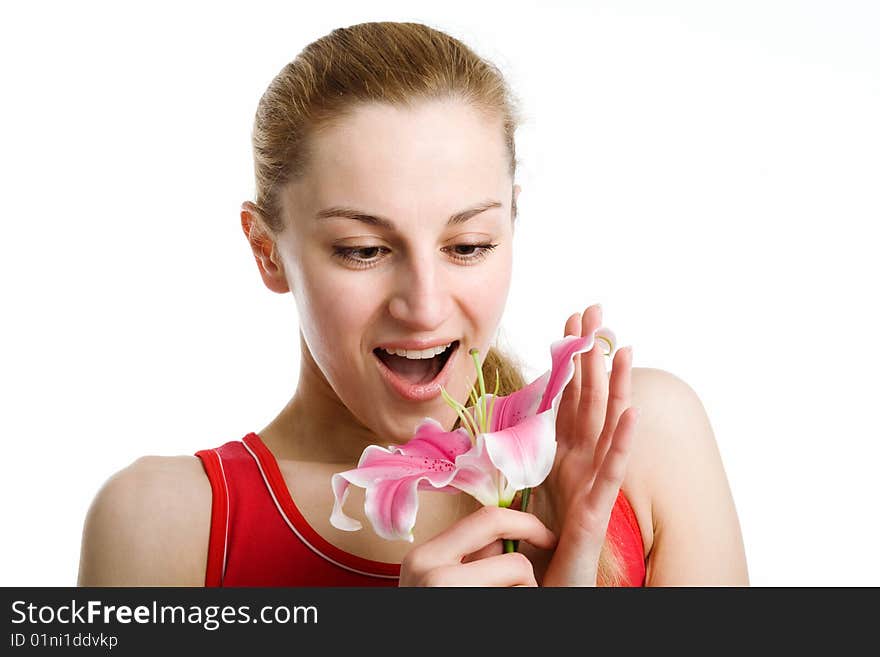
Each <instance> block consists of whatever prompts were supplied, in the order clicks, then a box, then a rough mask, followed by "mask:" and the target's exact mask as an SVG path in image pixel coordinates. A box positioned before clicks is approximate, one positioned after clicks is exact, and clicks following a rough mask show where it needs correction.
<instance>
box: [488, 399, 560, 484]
mask: <svg viewBox="0 0 880 657" xmlns="http://www.w3.org/2000/svg"><path fill="white" fill-rule="evenodd" d="M482 438H483V439H484V440H485V443H486V451H487V453H488V455H489V458H490V459H491V461H492V463H493V464H494V466H495V467H496V468H498V470H500V471H501V472H502V473H503V474H504V477H505V478H506V479H507V481H508V483H509V484H510V486H511V487H512V488H513V489H514V491H517V490H522V489H523V488H533V487H535V486H537V485H539V484H540V483H541V482H542V481H544V479H546V478H547V475H548V474H550V470H551V468H552V467H553V459H554V457H555V456H556V413H555V412H554V411H553V410H547V411H544V412H543V413H539V414H538V415H532V416H531V417H527V418H526V419H524V420H522V421H521V422H519V424H516V425H515V426H512V427H508V428H507V429H504V430H502V431H497V432H494V433H487V434H483V435H482Z"/></svg>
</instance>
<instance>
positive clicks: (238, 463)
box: [195, 440, 275, 586]
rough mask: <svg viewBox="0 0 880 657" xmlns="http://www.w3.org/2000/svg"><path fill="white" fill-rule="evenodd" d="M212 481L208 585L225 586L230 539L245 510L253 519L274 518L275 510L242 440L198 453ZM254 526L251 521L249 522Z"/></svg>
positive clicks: (206, 582)
mask: <svg viewBox="0 0 880 657" xmlns="http://www.w3.org/2000/svg"><path fill="white" fill-rule="evenodd" d="M195 455H196V456H197V457H199V459H201V461H202V465H203V466H204V468H205V474H207V476H208V479H209V481H210V482H211V491H212V499H211V529H210V535H209V539H208V564H207V568H206V570H205V586H222V585H223V580H224V579H225V577H226V567H227V564H228V563H229V552H230V547H231V546H230V538H231V535H232V534H233V533H234V532H235V528H236V526H237V525H239V524H240V522H241V520H242V518H243V516H244V515H245V513H244V511H245V510H246V512H247V518H248V519H249V520H250V521H252V519H254V517H256V518H265V517H267V516H269V517H271V516H272V515H274V512H275V509H274V504H273V503H272V500H271V499H270V496H269V494H268V492H267V491H266V486H265V484H264V482H263V477H262V475H261V474H260V470H259V468H258V467H257V466H256V464H255V463H254V459H253V457H252V456H251V454H250V453H249V452H248V451H247V449H246V447H245V445H244V442H243V441H242V440H231V441H229V442H227V443H225V444H223V445H221V446H220V447H215V448H213V449H203V450H199V451H198V452H196V453H195ZM248 524H251V522H248Z"/></svg>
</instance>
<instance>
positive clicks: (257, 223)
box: [241, 201, 290, 294]
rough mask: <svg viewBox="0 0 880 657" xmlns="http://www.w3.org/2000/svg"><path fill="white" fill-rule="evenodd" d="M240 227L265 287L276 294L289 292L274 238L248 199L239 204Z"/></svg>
mask: <svg viewBox="0 0 880 657" xmlns="http://www.w3.org/2000/svg"><path fill="white" fill-rule="evenodd" d="M241 229H242V230H243V231H244V234H245V237H247V240H248V243H249V244H250V246H251V251H253V253H254V259H256V261H257V267H258V268H259V270H260V276H261V277H262V279H263V283H264V284H265V285H266V287H268V288H269V289H270V290H272V291H273V292H277V293H278V294H284V293H286V292H289V291H290V286H288V284H287V279H286V278H285V277H284V267H283V266H282V264H281V260H280V258H278V256H277V254H276V252H275V240H274V239H273V237H272V235H271V233H270V232H269V229H268V228H266V226H265V224H264V223H263V220H262V218H261V216H260V211H259V209H258V208H257V206H256V205H254V204H253V203H251V202H250V201H245V202H244V203H242V204H241Z"/></svg>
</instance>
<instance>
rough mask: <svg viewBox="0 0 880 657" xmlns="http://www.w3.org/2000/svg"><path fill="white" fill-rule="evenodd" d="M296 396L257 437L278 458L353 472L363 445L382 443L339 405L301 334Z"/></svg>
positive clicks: (340, 403)
mask: <svg viewBox="0 0 880 657" xmlns="http://www.w3.org/2000/svg"><path fill="white" fill-rule="evenodd" d="M300 353H301V354H302V360H301V363H302V365H301V366H300V375H299V382H298V384H297V388H296V393H295V394H294V396H293V398H292V399H291V400H290V401H289V402H288V403H287V405H286V406H285V407H284V409H283V410H282V411H281V412H280V413H279V414H278V416H277V417H276V418H275V419H274V420H272V422H270V423H269V425H268V426H266V428H264V429H263V430H262V431H260V438H261V439H262V440H263V442H264V443H265V444H266V446H267V447H268V448H269V449H270V450H271V451H272V453H273V454H274V455H275V457H276V458H278V459H285V460H297V461H309V462H313V463H334V464H344V465H345V467H354V466H355V465H356V464H357V462H358V460H359V459H360V456H361V453H362V452H363V451H364V449H365V448H366V447H367V446H368V445H376V444H382V445H384V444H385V443H387V442H388V441H387V440H385V441H384V442H383V441H381V440H380V439H379V438H378V437H377V436H376V434H375V433H373V432H372V431H371V430H370V429H369V428H368V427H367V426H365V425H364V424H363V423H361V422H360V421H359V420H358V419H357V418H356V417H355V416H354V415H353V414H352V413H351V411H350V410H349V409H348V407H346V406H345V404H343V403H342V401H341V400H340V399H339V397H338V396H337V395H336V392H335V391H334V390H333V388H332V387H330V384H329V383H328V382H327V379H326V377H325V376H324V374H323V372H321V370H320V368H318V366H317V364H316V363H315V361H314V359H313V358H312V355H311V352H310V351H309V349H308V346H307V345H306V343H305V339H304V338H303V336H302V333H300Z"/></svg>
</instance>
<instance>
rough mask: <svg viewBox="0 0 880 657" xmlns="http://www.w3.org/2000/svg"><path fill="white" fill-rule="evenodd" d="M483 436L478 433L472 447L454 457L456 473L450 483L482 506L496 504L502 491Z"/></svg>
mask: <svg viewBox="0 0 880 657" xmlns="http://www.w3.org/2000/svg"><path fill="white" fill-rule="evenodd" d="M483 436H484V434H478V435H477V442H476V444H475V445H474V446H473V448H472V449H471V450H470V451H469V452H467V453H466V454H462V455H461V456H459V457H458V458H457V459H455V467H456V473H455V478H454V479H453V480H452V481H451V482H450V485H451V486H454V487H455V488H457V489H459V490H461V491H464V492H465V493H467V494H468V495H470V496H471V497H473V498H475V499H476V500H477V501H478V502H479V503H480V504H482V505H483V506H498V503H499V501H500V499H501V495H502V493H503V491H501V490H499V488H500V484H499V481H498V479H499V478H498V472H497V470H496V468H495V466H494V465H493V464H492V459H491V458H489V453H488V452H487V451H486V444H485V441H484V440H483ZM515 492H516V491H514V493H515Z"/></svg>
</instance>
